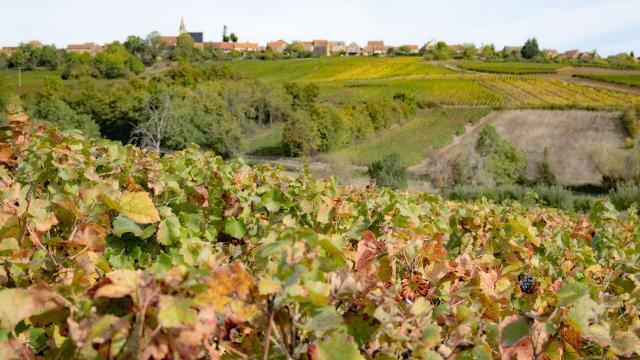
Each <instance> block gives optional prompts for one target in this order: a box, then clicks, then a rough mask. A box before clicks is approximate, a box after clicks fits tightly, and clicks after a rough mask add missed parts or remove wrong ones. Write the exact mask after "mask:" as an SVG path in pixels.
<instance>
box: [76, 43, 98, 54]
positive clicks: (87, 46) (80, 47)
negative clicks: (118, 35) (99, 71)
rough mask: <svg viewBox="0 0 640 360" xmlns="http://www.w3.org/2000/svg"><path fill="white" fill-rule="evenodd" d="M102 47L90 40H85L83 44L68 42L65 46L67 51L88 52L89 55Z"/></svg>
mask: <svg viewBox="0 0 640 360" xmlns="http://www.w3.org/2000/svg"><path fill="white" fill-rule="evenodd" d="M103 48H104V47H103V46H101V45H98V44H96V43H92V42H86V43H84V44H69V45H68V46H67V51H68V52H70V53H77V54H84V53H88V54H91V55H94V54H96V53H97V52H99V51H102V49H103Z"/></svg>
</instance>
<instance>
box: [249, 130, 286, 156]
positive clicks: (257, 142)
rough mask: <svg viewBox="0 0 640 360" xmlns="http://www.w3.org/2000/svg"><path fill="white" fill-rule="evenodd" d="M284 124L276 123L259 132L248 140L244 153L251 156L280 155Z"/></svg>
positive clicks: (281, 152)
mask: <svg viewBox="0 0 640 360" xmlns="http://www.w3.org/2000/svg"><path fill="white" fill-rule="evenodd" d="M284 125H285V124H284V123H278V124H275V125H273V126H272V127H270V128H265V129H262V130H261V131H259V132H258V133H257V134H256V136H254V137H253V138H251V139H249V141H248V144H247V148H246V153H247V154H252V155H282V154H283V152H284V151H283V149H282V144H281V141H282V131H283V130H284Z"/></svg>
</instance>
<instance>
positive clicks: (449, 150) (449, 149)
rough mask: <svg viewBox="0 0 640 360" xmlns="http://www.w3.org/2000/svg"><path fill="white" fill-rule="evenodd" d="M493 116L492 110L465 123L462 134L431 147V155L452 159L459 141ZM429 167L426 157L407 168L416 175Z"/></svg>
mask: <svg viewBox="0 0 640 360" xmlns="http://www.w3.org/2000/svg"><path fill="white" fill-rule="evenodd" d="M495 118H496V112H495V111H494V112H491V113H489V114H487V116H485V117H483V118H482V119H480V120H479V121H478V122H477V123H475V124H467V125H466V126H465V127H464V133H463V134H461V135H457V136H455V137H454V138H453V141H451V142H450V143H449V144H447V145H445V146H443V147H441V148H438V149H433V150H432V151H431V155H435V156H436V157H437V158H438V159H442V160H452V159H454V158H455V157H456V156H457V154H458V153H460V148H461V146H460V145H461V143H462V142H463V141H464V140H465V139H468V138H470V136H469V135H471V134H473V133H475V132H479V131H480V130H481V129H482V127H483V126H484V125H485V124H486V123H488V122H489V121H492V120H493V119H495ZM430 168H431V160H430V159H429V158H427V159H425V160H423V161H422V162H420V163H419V164H416V165H413V166H411V167H410V168H409V171H410V172H412V173H414V174H416V175H422V174H426V173H428V170H430Z"/></svg>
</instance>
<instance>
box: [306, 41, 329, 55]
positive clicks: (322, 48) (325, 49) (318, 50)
mask: <svg viewBox="0 0 640 360" xmlns="http://www.w3.org/2000/svg"><path fill="white" fill-rule="evenodd" d="M311 45H312V46H313V55H315V56H329V55H331V52H332V51H333V44H332V43H331V42H330V41H329V40H313V41H312V42H311Z"/></svg>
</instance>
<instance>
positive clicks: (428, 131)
mask: <svg viewBox="0 0 640 360" xmlns="http://www.w3.org/2000/svg"><path fill="white" fill-rule="evenodd" d="M489 112H490V110H488V109H471V108H469V109H433V110H427V111H424V112H421V113H419V114H418V115H416V117H415V118H414V119H412V120H411V121H409V122H407V123H406V124H403V125H401V126H398V127H395V128H391V129H388V130H385V131H383V132H381V133H378V134H376V135H374V136H372V137H371V138H369V139H367V140H365V141H363V142H361V143H359V144H356V145H354V146H351V147H348V148H344V149H341V150H338V151H336V152H335V153H333V154H329V155H328V156H327V157H328V158H329V159H330V160H333V161H338V162H339V161H349V162H351V163H353V164H361V165H367V164H370V163H371V162H374V161H377V160H380V159H382V158H383V157H384V156H386V155H388V154H391V153H397V154H399V155H400V157H401V158H402V162H403V163H404V165H407V166H408V165H413V164H416V163H418V162H420V161H421V160H423V159H424V157H425V154H426V152H427V151H428V150H430V149H433V148H438V147H441V146H444V145H446V144H448V143H450V142H451V141H452V140H453V137H454V136H455V135H456V134H461V133H462V132H464V127H465V125H466V124H468V123H474V122H477V121H478V120H480V119H481V118H482V117H483V116H485V115H487V114H488V113H489Z"/></svg>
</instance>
